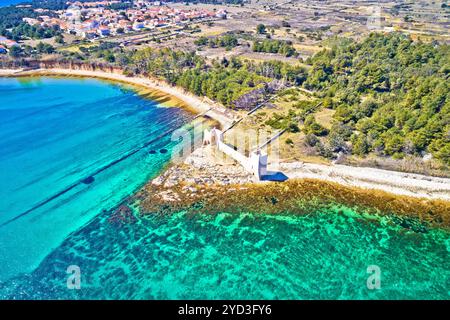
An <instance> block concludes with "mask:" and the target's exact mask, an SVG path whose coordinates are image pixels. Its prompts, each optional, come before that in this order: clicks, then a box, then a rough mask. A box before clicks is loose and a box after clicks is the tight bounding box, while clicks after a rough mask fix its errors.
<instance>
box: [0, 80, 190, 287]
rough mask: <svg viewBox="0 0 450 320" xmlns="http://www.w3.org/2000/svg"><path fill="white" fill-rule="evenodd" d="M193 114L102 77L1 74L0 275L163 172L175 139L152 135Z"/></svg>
mask: <svg viewBox="0 0 450 320" xmlns="http://www.w3.org/2000/svg"><path fill="white" fill-rule="evenodd" d="M190 117H191V115H189V114H188V113H186V112H185V111H182V110H180V109H178V108H167V107H159V106H158V104H157V103H156V102H155V101H151V100H147V99H144V98H142V97H141V96H139V95H138V94H137V93H136V92H135V91H133V90H131V89H130V88H125V87H124V86H120V85H113V84H110V83H107V82H102V81H98V80H82V79H72V80H70V79H54V78H27V79H20V80H17V79H4V78H2V79H0V119H1V122H2V125H1V126H0V150H1V152H0V190H1V195H0V280H4V279H5V278H8V277H10V276H13V275H17V274H19V273H22V272H30V271H32V270H33V269H34V268H35V267H37V266H38V264H39V263H40V262H41V260H42V259H43V258H44V257H45V256H46V255H47V254H49V253H50V252H51V250H52V249H54V248H56V247H58V245H59V244H60V243H61V242H62V241H63V240H64V238H65V237H66V236H67V235H68V234H70V233H71V232H73V231H75V230H77V229H78V228H79V227H80V226H82V225H83V224H85V223H87V222H88V221H89V220H90V219H92V218H93V217H94V216H95V215H96V214H98V213H100V212H101V211H102V210H105V209H110V208H112V207H113V206H115V205H117V204H118V203H119V202H120V201H121V200H122V199H124V198H125V197H127V196H129V195H130V194H132V193H133V192H134V191H136V190H137V189H138V188H139V187H140V186H142V185H143V184H144V183H145V182H146V181H147V180H148V179H149V178H151V177H152V176H154V175H156V174H157V173H158V172H160V170H161V169H162V168H163V166H164V165H165V164H166V163H167V162H168V161H169V158H170V156H171V152H170V150H171V148H172V146H173V144H174V143H173V142H171V141H170V138H171V137H170V135H168V136H165V137H163V138H158V137H159V136H160V135H161V134H163V133H164V132H167V131H169V130H171V129H174V128H178V127H180V126H182V125H183V124H185V123H186V121H187V120H188V118H190ZM154 139H156V141H154V142H153V143H151V144H150V145H149V146H148V148H144V149H142V150H140V147H141V146H142V145H143V144H145V143H148V142H151V141H152V140H154ZM164 148H165V149H168V150H169V152H167V153H160V150H161V149H164ZM137 150H140V151H139V152H136V153H134V154H133V152H135V151H137ZM150 150H155V151H156V153H155V154H149V152H148V151H150ZM129 154H132V155H131V156H129V157H127V158H125V159H123V160H122V161H119V160H120V159H121V158H123V157H124V156H126V155H129ZM116 161H119V162H118V163H115V162H116ZM92 175H94V176H93V182H92V183H89V182H90V181H88V180H89V179H88V180H85V179H87V178H89V177H91V176H92ZM82 180H85V181H84V183H83V182H80V181H82ZM90 180H92V178H90ZM43 203H44V205H42V206H40V205H41V204H43ZM34 208H35V209H34ZM33 209H34V210H33Z"/></svg>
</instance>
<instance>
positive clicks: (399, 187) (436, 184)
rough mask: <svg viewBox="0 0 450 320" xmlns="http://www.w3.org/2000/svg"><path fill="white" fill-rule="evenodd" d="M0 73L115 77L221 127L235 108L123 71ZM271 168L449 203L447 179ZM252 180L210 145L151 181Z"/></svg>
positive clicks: (341, 168) (342, 168)
mask: <svg viewBox="0 0 450 320" xmlns="http://www.w3.org/2000/svg"><path fill="white" fill-rule="evenodd" d="M0 76H7V77H24V76H68V77H90V78H99V79H105V80H110V81H118V82H122V83H128V84H132V85H136V86H141V87H145V88H147V89H151V90H157V91H158V92H161V93H163V94H166V95H170V96H171V97H175V98H176V99H179V100H180V101H182V102H184V103H185V104H186V106H187V107H188V108H190V109H192V110H193V111H194V112H196V113H199V114H205V115H207V116H208V117H210V118H212V119H214V120H216V121H218V122H219V123H220V124H221V125H222V126H223V127H226V126H228V125H230V124H231V123H232V121H233V120H234V119H236V116H235V114H233V112H231V111H229V110H225V109H224V108H223V107H222V106H220V105H217V104H215V103H213V102H212V101H209V100H208V99H206V98H203V99H202V98H200V97H197V96H194V95H192V94H190V93H188V92H186V91H185V90H183V89H182V88H178V87H174V86H171V85H169V84H167V83H165V82H163V81H159V80H155V79H148V78H142V77H127V76H125V75H123V74H121V73H109V72H103V71H89V70H67V69H37V70H31V71H22V70H0ZM270 169H271V170H274V171H281V172H282V173H284V174H285V175H286V176H287V177H288V178H289V179H317V180H322V181H328V182H335V183H339V184H341V185H344V186H347V187H357V188H363V189H370V190H382V191H384V192H388V193H392V194H396V195H402V196H410V197H416V198H426V199H441V200H446V201H450V179H447V178H439V177H432V176H424V175H419V174H412V173H403V172H396V171H388V170H382V169H376V168H367V167H364V168H363V167H352V166H346V165H323V164H312V163H303V162H291V163H280V164H279V165H278V166H277V167H273V168H270ZM251 181H254V178H253V177H252V176H251V175H250V174H248V173H246V172H245V171H244V170H242V168H240V167H239V165H237V164H236V163H233V162H232V161H231V162H226V163H224V162H220V161H218V160H217V158H216V157H213V156H211V152H210V150H209V148H208V147H198V148H197V149H196V150H195V151H194V153H192V154H191V155H190V156H188V157H187V158H186V160H185V162H184V163H183V164H176V165H173V166H171V167H170V168H169V169H168V170H167V171H166V172H164V173H163V174H162V175H161V176H160V177H158V178H156V179H155V180H154V181H153V183H157V184H159V185H162V186H166V187H170V186H173V185H176V184H178V183H181V182H183V183H186V182H187V184H188V185H189V184H190V185H193V186H194V185H206V184H217V185H226V184H245V183H248V182H251Z"/></svg>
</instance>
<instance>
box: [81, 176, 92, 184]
mask: <svg viewBox="0 0 450 320" xmlns="http://www.w3.org/2000/svg"><path fill="white" fill-rule="evenodd" d="M94 181H95V178H94V177H93V176H89V177H87V178H85V179H83V180H81V182H82V183H84V184H91V183H92V182H94Z"/></svg>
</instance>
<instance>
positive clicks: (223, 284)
mask: <svg viewBox="0 0 450 320" xmlns="http://www.w3.org/2000/svg"><path fill="white" fill-rule="evenodd" d="M0 117H1V119H2V126H1V127H0V138H1V139H0V150H1V153H0V190H1V198H0V225H1V226H0V251H1V252H0V298H3V299H30V298H31V299H64V298H69V299H219V298H220V299H363V298H371V299H372V298H373V299H423V298H425V299H448V298H450V263H449V261H450V260H449V250H450V237H449V233H448V232H447V231H444V230H438V229H427V230H426V231H427V232H414V231H412V230H409V229H405V228H403V227H401V226H399V225H397V224H396V223H394V222H392V221H391V220H389V219H388V218H380V219H377V220H370V221H369V220H368V219H367V218H364V217H362V216H360V215H359V214H360V212H353V211H351V210H349V209H344V210H342V209H339V208H336V209H328V210H327V211H312V212H311V213H310V214H309V215H307V216H298V215H293V214H279V215H267V214H258V213H257V212H256V213H241V214H230V213H226V212H221V213H217V214H210V215H205V214H190V213H186V212H179V213H176V214H171V215H160V214H150V215H147V216H144V217H141V216H140V215H139V214H138V213H137V212H134V213H132V214H129V215H128V216H127V217H126V218H125V219H119V218H118V216H116V215H115V214H112V213H111V211H107V210H103V209H110V208H113V207H114V206H116V205H117V204H119V203H120V201H121V200H122V199H123V198H124V197H126V196H128V195H130V194H131V193H132V192H134V191H135V190H136V189H137V188H138V187H139V186H140V185H142V184H143V183H144V182H145V181H146V180H147V179H149V178H150V177H151V176H154V175H156V174H157V173H158V172H160V171H161V170H162V168H163V166H164V164H165V163H167V161H168V160H169V159H168V158H169V157H170V156H169V154H170V152H168V153H160V152H156V154H151V153H149V152H148V151H149V150H156V151H158V150H161V148H166V149H167V150H169V151H170V150H171V149H172V147H173V143H171V142H170V138H169V137H166V138H162V139H158V140H157V142H155V143H153V144H150V145H149V148H147V149H145V150H142V151H140V152H137V153H136V154H133V156H130V157H129V158H127V159H126V160H124V161H120V162H118V163H116V164H114V165H112V166H109V167H108V164H111V162H112V161H114V160H115V159H118V158H120V157H121V156H122V155H123V154H127V153H128V152H129V151H130V150H135V149H136V148H139V146H141V145H142V144H143V143H144V144H145V142H148V141H152V139H153V138H154V137H155V136H158V135H159V133H161V132H164V131H165V130H167V129H169V128H175V127H178V126H181V125H183V124H184V123H186V122H187V121H188V118H190V115H187V114H186V113H184V112H183V111H181V110H177V109H174V108H158V107H157V104H156V103H155V102H152V101H149V100H145V99H142V98H141V97H139V96H138V95H136V93H135V92H133V91H132V90H129V89H126V88H124V87H122V86H117V85H112V84H109V83H105V82H101V81H97V80H68V79H50V78H43V79H33V80H30V79H23V80H20V81H19V80H14V79H0ZM105 166H107V169H105V170H104V171H102V172H100V173H98V174H96V175H95V176H94V178H95V179H94V181H91V182H90V183H81V184H76V183H77V182H78V181H80V180H83V179H86V177H88V176H90V175H91V174H92V172H96V171H98V169H99V168H104V167H105ZM74 183H75V184H76V186H75V187H74V188H73V189H70V190H69V191H67V192H66V193H63V194H62V195H60V196H58V197H56V198H55V199H52V200H51V201H49V202H48V203H47V204H45V205H43V206H42V207H39V208H37V209H36V210H33V211H31V212H30V213H27V214H25V215H23V216H21V217H19V218H17V219H16V220H11V219H14V218H15V217H17V216H19V215H20V214H21V213H24V212H27V210H28V209H29V208H30V207H31V208H32V207H33V206H35V205H36V203H39V202H40V201H42V200H43V199H44V200H45V199H49V198H52V196H54V195H55V194H58V193H59V192H60V191H61V190H65V189H67V188H66V187H67V186H70V185H73V184H74ZM8 221H11V222H8ZM5 223H6V224H5ZM71 265H72V266H73V265H75V266H78V267H79V268H80V270H81V289H80V290H70V289H68V288H67V279H68V277H69V274H67V273H66V270H67V268H68V267H69V266H71ZM370 265H376V266H378V267H379V268H380V271H381V278H380V280H381V283H380V285H381V287H380V289H379V290H369V289H368V288H367V284H366V282H367V278H368V277H369V276H370V274H368V273H367V268H368V267H369V266H370Z"/></svg>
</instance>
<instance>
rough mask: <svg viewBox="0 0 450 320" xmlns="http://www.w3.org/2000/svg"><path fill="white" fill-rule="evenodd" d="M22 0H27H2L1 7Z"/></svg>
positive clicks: (21, 0) (23, 0)
mask: <svg viewBox="0 0 450 320" xmlns="http://www.w3.org/2000/svg"><path fill="white" fill-rule="evenodd" d="M21 2H26V1H25V0H0V7H6V6H9V5H11V4H17V3H21Z"/></svg>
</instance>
